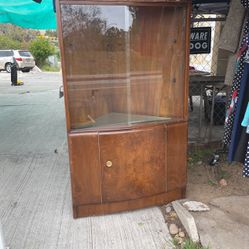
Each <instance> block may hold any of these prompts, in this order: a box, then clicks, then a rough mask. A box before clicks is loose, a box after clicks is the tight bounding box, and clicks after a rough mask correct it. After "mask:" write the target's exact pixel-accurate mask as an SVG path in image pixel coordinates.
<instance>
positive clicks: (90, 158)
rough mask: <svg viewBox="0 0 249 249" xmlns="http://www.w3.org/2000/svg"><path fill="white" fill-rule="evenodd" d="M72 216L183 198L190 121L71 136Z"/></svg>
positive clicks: (95, 213) (107, 211)
mask: <svg viewBox="0 0 249 249" xmlns="http://www.w3.org/2000/svg"><path fill="white" fill-rule="evenodd" d="M68 141H69V149H70V150H69V151H70V153H69V154H70V167H71V185H72V200H73V212H74V217H75V218H78V217H83V216H88V215H99V214H107V213H114V212H119V211H127V210H133V209H138V208H144V207H148V206H153V205H160V204H165V203H167V202H170V201H172V200H175V199H179V198H183V197H184V195H185V187H186V161H187V123H186V122H178V123H171V124H166V123H161V124H157V125H143V126H139V127H134V128H132V129H130V130H120V131H108V132H104V131H103V132H89V133H74V134H69V140H68Z"/></svg>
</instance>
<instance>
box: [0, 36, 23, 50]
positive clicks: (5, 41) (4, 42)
mask: <svg viewBox="0 0 249 249" xmlns="http://www.w3.org/2000/svg"><path fill="white" fill-rule="evenodd" d="M20 47H21V42H19V41H15V40H13V39H11V38H9V37H7V36H5V35H0V49H20Z"/></svg>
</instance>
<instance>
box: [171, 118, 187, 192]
mask: <svg viewBox="0 0 249 249" xmlns="http://www.w3.org/2000/svg"><path fill="white" fill-rule="evenodd" d="M167 136H168V139H167V161H168V163H167V168H168V170H167V171H168V181H167V182H168V191H170V190H174V189H176V188H185V186H186V178H187V172H186V171H187V167H186V166H187V123H180V124H173V125H169V126H168V132H167Z"/></svg>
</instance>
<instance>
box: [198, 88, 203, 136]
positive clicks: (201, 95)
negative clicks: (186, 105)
mask: <svg viewBox="0 0 249 249" xmlns="http://www.w3.org/2000/svg"><path fill="white" fill-rule="evenodd" d="M202 105H203V85H202V84H201V94H200V109H199V140H201V128H202V111H203V108H202Z"/></svg>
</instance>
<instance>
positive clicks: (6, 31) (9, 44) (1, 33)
mask: <svg viewBox="0 0 249 249" xmlns="http://www.w3.org/2000/svg"><path fill="white" fill-rule="evenodd" d="M38 34H39V31H37V30H31V29H23V28H21V27H18V26H15V25H12V24H0V49H28V47H29V43H30V41H31V40H33V39H35V37H36V36H37V35H38Z"/></svg>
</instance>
